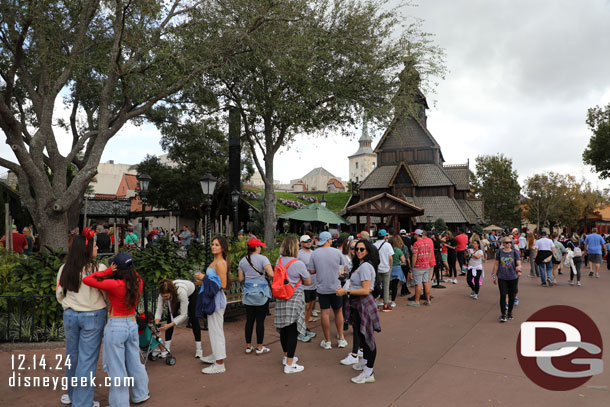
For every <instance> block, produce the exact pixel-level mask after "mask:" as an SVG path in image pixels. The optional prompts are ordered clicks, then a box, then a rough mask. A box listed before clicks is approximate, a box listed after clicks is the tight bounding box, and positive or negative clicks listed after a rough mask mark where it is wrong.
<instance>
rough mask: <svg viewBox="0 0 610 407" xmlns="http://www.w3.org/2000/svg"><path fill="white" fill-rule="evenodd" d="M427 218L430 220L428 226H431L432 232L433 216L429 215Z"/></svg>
mask: <svg viewBox="0 0 610 407" xmlns="http://www.w3.org/2000/svg"><path fill="white" fill-rule="evenodd" d="M426 218H427V219H428V225H430V230H432V215H431V214H428V215H426Z"/></svg>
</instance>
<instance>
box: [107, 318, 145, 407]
mask: <svg viewBox="0 0 610 407" xmlns="http://www.w3.org/2000/svg"><path fill="white" fill-rule="evenodd" d="M138 344H139V339H138V325H137V324H136V322H135V321H134V320H133V319H132V318H110V319H109V320H108V323H107V324H106V329H105V330H104V355H103V363H104V371H106V372H108V376H110V379H111V381H112V383H111V386H110V391H109V392H108V401H109V402H110V405H111V406H112V407H129V386H128V385H129V383H126V382H125V381H124V379H123V378H125V377H130V378H133V387H132V388H131V400H132V401H133V402H134V403H139V402H142V401H144V400H146V399H147V398H148V374H147V373H146V369H144V365H143V364H142V362H141V361H140V349H139V345H138Z"/></svg>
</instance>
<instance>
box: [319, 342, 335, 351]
mask: <svg viewBox="0 0 610 407" xmlns="http://www.w3.org/2000/svg"><path fill="white" fill-rule="evenodd" d="M320 346H321V347H323V348H324V349H326V350H329V349H332V348H333V347H332V345H331V344H330V341H328V342H327V341H325V340H324V339H322V342H320Z"/></svg>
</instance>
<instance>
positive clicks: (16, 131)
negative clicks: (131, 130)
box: [0, 0, 276, 247]
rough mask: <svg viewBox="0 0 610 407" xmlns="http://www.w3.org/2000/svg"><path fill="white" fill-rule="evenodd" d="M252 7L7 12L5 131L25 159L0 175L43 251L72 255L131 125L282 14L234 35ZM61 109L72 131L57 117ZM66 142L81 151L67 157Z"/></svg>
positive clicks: (0, 89) (39, 5) (0, 85)
mask: <svg viewBox="0 0 610 407" xmlns="http://www.w3.org/2000/svg"><path fill="white" fill-rule="evenodd" d="M248 3H249V2H248V1H247V0H208V1H195V0H174V1H163V0H148V1H129V0H105V1H101V0H64V1H57V0H40V1H31V0H29V1H28V0H3V1H2V2H0V128H1V129H2V131H3V133H4V135H5V137H6V143H7V144H9V145H10V146H11V149H12V151H13V152H14V154H15V158H16V162H15V161H11V160H9V159H7V158H0V166H3V167H6V168H8V169H9V170H11V171H13V172H14V173H15V174H16V175H17V177H18V179H19V187H20V188H19V192H20V194H21V197H22V199H23V201H24V202H25V205H26V206H27V208H28V211H29V212H30V213H31V215H32V217H33V219H34V222H35V225H36V226H37V228H38V231H39V232H40V236H41V240H42V243H43V244H47V245H51V246H55V247H66V246H67V231H68V228H69V226H70V224H71V223H75V222H77V221H78V217H77V216H70V215H69V214H70V213H72V214H78V213H79V211H80V206H81V201H82V197H83V193H84V191H85V189H86V187H87V185H88V184H89V182H90V181H91V179H92V178H93V177H94V176H95V174H96V170H97V166H98V163H99V161H100V158H101V156H102V153H103V151H104V148H105V146H106V144H107V143H108V141H109V140H110V139H111V138H112V137H114V136H115V135H116V134H117V133H118V132H119V130H121V128H122V127H123V126H124V125H125V123H127V122H128V121H130V120H134V119H137V118H138V117H140V116H141V115H142V114H143V113H145V112H146V111H147V110H148V109H150V108H151V107H152V106H153V105H155V104H156V103H158V102H160V101H163V99H164V98H166V97H168V96H170V95H172V94H175V93H176V92H178V91H180V90H181V89H182V88H183V87H184V86H185V85H186V84H187V83H189V82H191V81H192V80H193V79H195V78H199V77H201V75H203V74H205V73H206V72H207V71H209V70H211V69H213V68H217V67H219V66H222V65H223V64H224V63H225V62H226V61H227V60H228V59H230V58H231V57H233V56H234V55H237V54H240V53H242V52H246V51H248V50H249V46H250V45H247V44H245V42H244V39H245V38H247V37H248V36H249V35H251V34H252V33H254V32H255V31H256V29H257V28H258V27H260V26H261V25H264V23H265V22H266V21H267V17H268V13H269V12H270V10H272V9H273V8H274V7H276V5H275V3H274V2H273V1H271V0H269V1H267V2H265V3H266V7H259V8H257V11H256V13H252V14H251V15H249V16H248V17H249V18H248V19H247V20H241V21H240V23H239V24H234V22H233V20H232V19H231V18H228V16H227V14H226V12H225V10H226V7H227V6H228V5H233V4H237V5H239V4H242V5H247V4H248ZM257 13H260V14H257ZM221 32H222V33H223V35H219V33H221ZM62 99H63V103H64V104H65V105H66V106H67V108H68V109H69V110H70V111H71V114H70V117H69V120H68V119H67V118H66V119H65V120H62V118H58V117H56V115H55V114H56V112H57V110H58V105H59V104H60V103H61V102H62ZM66 132H67V133H69V134H70V133H71V136H72V142H71V145H70V146H69V147H68V148H67V149H62V147H61V145H60V142H59V141H60V140H59V136H60V135H62V133H66ZM68 137H69V136H68ZM62 150H66V151H64V152H63V153H62ZM70 171H74V177H73V178H71V179H70V177H69V172H70Z"/></svg>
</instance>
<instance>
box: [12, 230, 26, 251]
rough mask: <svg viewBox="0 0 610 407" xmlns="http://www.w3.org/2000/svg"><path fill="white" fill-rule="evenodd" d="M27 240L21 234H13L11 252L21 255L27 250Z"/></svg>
mask: <svg viewBox="0 0 610 407" xmlns="http://www.w3.org/2000/svg"><path fill="white" fill-rule="evenodd" d="M28 246H29V245H28V239H26V238H25V236H23V235H22V234H21V233H17V232H13V251H14V252H15V253H23V252H24V251H25V250H26V249H27V248H28Z"/></svg>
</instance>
